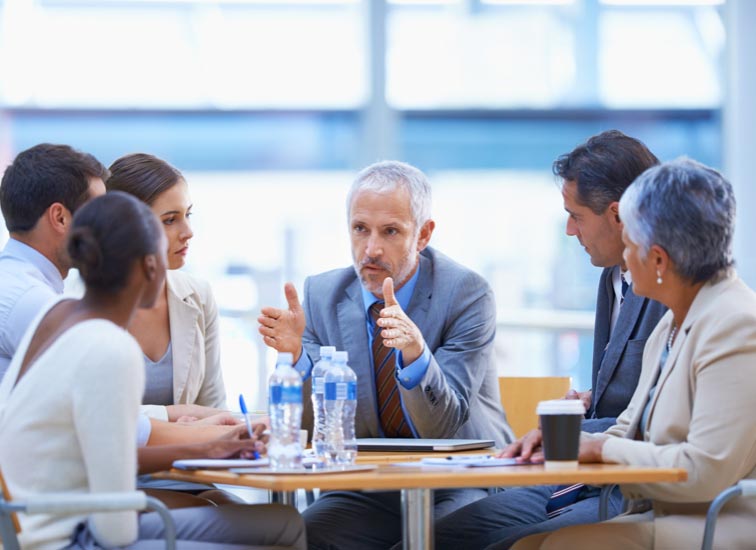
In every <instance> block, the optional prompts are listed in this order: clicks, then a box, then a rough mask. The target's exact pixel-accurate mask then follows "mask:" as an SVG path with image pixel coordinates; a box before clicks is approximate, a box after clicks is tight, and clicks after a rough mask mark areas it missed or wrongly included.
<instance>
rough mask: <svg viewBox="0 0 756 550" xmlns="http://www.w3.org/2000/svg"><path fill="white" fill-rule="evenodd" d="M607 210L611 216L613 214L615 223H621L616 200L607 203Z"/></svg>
mask: <svg viewBox="0 0 756 550" xmlns="http://www.w3.org/2000/svg"><path fill="white" fill-rule="evenodd" d="M609 211H610V212H611V213H612V216H614V220H615V221H616V222H617V223H622V222H621V221H620V217H619V202H618V201H614V202H613V203H611V204H610V205H609Z"/></svg>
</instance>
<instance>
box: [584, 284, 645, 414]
mask: <svg viewBox="0 0 756 550" xmlns="http://www.w3.org/2000/svg"><path fill="white" fill-rule="evenodd" d="M644 301H645V298H643V297H642V296H637V295H636V294H635V293H634V292H633V289H632V286H631V287H630V288H628V289H627V292H626V293H625V301H624V302H623V304H622V307H621V308H620V312H619V316H618V317H617V324H616V325H615V327H614V334H612V336H611V338H610V339H609V346H608V347H607V348H606V352H605V353H604V360H603V361H602V363H601V365H600V367H599V372H598V377H597V379H596V385H595V386H594V390H593V391H594V395H593V400H594V403H596V404H598V402H599V401H600V399H601V396H602V395H603V393H604V390H606V387H607V386H608V385H609V382H610V381H611V379H612V375H613V374H614V371H615V370H616V369H617V365H619V360H620V357H622V353H623V352H624V351H625V346H626V345H627V341H628V340H629V339H630V335H631V334H632V333H633V330H634V329H635V325H636V324H637V322H638V317H640V312H641V309H643V302H644Z"/></svg>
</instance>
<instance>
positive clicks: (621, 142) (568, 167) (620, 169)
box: [552, 130, 659, 214]
mask: <svg viewBox="0 0 756 550" xmlns="http://www.w3.org/2000/svg"><path fill="white" fill-rule="evenodd" d="M657 164H659V159H657V158H656V157H655V156H654V154H653V153H652V152H651V151H649V150H648V147H646V146H645V145H644V144H643V143H642V142H641V141H639V140H637V139H635V138H631V137H629V136H626V135H625V134H623V133H622V132H620V131H619V130H608V131H606V132H602V133H600V134H598V135H595V136H593V137H591V138H589V139H588V141H586V142H585V143H583V144H582V145H578V146H577V147H576V148H575V149H574V150H573V151H571V152H570V153H567V154H565V155H562V156H560V157H559V158H558V159H556V160H555V161H554V165H553V166H552V171H553V172H554V175H555V176H559V177H561V178H562V179H563V180H564V181H574V182H575V183H576V184H577V196H578V200H579V202H580V203H581V204H583V205H584V206H587V207H588V208H590V209H591V211H592V212H593V213H594V214H603V213H604V212H605V211H606V209H607V207H608V206H609V205H610V204H611V203H613V202H615V201H618V200H620V197H621V196H622V193H624V192H625V189H627V188H628V187H629V186H630V184H631V183H633V181H634V180H635V178H637V177H638V176H640V175H641V174H642V173H643V172H645V171H646V170H647V169H648V168H651V167H652V166H655V165H657Z"/></svg>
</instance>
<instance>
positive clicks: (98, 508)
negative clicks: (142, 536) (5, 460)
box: [0, 472, 176, 550]
mask: <svg viewBox="0 0 756 550" xmlns="http://www.w3.org/2000/svg"><path fill="white" fill-rule="evenodd" d="M0 489H2V490H1V491H0V541H2V547H3V548H4V549H5V550H20V545H19V542H18V533H20V532H21V525H20V524H19V522H18V518H17V517H16V514H17V513H18V512H22V513H25V514H60V515H65V514H89V513H93V512H118V511H124V510H154V511H155V512H157V513H158V515H160V517H161V519H162V520H163V523H164V524H165V547H166V549H167V550H175V548H176V526H175V525H174V523H173V518H172V517H171V514H170V512H168V509H167V508H166V507H165V506H164V505H163V503H162V502H160V501H159V500H157V499H156V498H152V497H148V496H147V495H145V494H144V493H143V492H142V491H130V492H121V493H90V494H72V493H49V494H41V495H35V496H33V497H29V498H27V499H25V500H13V499H11V496H10V493H9V491H8V487H7V486H6V485H5V480H4V479H3V475H2V472H0Z"/></svg>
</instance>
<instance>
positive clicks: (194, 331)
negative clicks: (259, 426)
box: [142, 271, 226, 420]
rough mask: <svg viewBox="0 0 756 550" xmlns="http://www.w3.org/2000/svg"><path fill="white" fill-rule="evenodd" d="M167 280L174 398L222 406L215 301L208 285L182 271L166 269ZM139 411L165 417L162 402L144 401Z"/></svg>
mask: <svg viewBox="0 0 756 550" xmlns="http://www.w3.org/2000/svg"><path fill="white" fill-rule="evenodd" d="M166 280H167V284H168V319H169V322H170V330H171V343H172V347H173V402H174V404H177V405H183V404H195V405H205V406H207V407H217V408H221V409H225V408H226V389H225V385H224V383H223V374H222V372H221V365H220V333H219V327H218V322H219V320H218V305H217V304H216V303H215V299H214V298H213V293H212V291H211V290H210V285H209V284H208V283H207V282H205V281H202V280H200V279H197V278H195V277H192V276H191V275H188V274H187V273H184V272H182V271H169V272H168V273H167V277H166ZM142 412H144V413H145V414H147V415H148V416H150V417H152V418H158V419H161V420H167V419H168V412H167V411H166V408H165V407H162V406H158V405H144V406H143V407H142Z"/></svg>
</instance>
